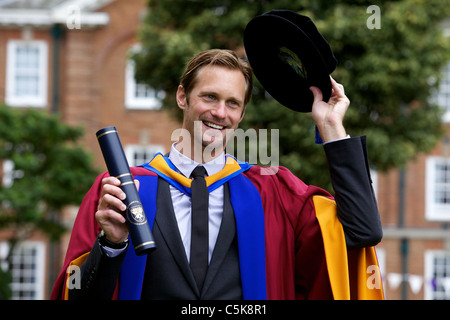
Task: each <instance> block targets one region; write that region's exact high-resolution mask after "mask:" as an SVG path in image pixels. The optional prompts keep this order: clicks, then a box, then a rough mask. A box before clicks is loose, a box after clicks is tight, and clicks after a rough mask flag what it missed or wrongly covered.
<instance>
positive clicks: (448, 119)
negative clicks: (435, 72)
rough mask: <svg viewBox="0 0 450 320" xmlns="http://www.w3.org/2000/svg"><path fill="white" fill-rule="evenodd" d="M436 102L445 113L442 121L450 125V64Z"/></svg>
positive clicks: (446, 67)
mask: <svg viewBox="0 0 450 320" xmlns="http://www.w3.org/2000/svg"><path fill="white" fill-rule="evenodd" d="M435 101H436V103H437V104H438V105H439V106H440V107H441V108H442V109H443V110H444V111H445V112H444V115H443V116H442V121H443V122H445V123H450V62H449V63H448V64H447V65H446V66H445V67H444V70H443V75H442V79H441V81H440V83H439V88H438V90H437V92H436V95H435Z"/></svg>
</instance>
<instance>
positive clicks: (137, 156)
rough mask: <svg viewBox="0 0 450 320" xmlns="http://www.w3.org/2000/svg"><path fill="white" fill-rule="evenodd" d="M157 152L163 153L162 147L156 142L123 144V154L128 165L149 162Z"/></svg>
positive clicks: (132, 165)
mask: <svg viewBox="0 0 450 320" xmlns="http://www.w3.org/2000/svg"><path fill="white" fill-rule="evenodd" d="M158 152H159V153H162V154H164V152H165V151H164V147H163V146H161V145H157V144H150V145H142V144H128V145H126V146H125V156H126V157H127V160H128V164H129V166H130V167H136V166H140V165H142V164H144V163H147V162H149V161H150V160H152V159H153V157H154V156H155V154H157V153H158ZM142 155H145V156H142Z"/></svg>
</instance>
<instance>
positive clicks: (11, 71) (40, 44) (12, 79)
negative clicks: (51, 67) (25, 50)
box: [5, 40, 48, 108]
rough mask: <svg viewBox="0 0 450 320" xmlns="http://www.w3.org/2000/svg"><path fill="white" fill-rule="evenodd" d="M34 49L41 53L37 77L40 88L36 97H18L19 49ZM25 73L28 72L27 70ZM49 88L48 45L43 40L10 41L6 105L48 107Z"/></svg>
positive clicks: (7, 63) (7, 62)
mask: <svg viewBox="0 0 450 320" xmlns="http://www.w3.org/2000/svg"><path fill="white" fill-rule="evenodd" d="M29 46H31V47H33V48H36V49H37V50H38V52H39V57H38V60H37V63H38V66H39V69H38V70H37V73H36V74H35V76H37V77H38V88H37V94H36V95H29V96H21V95H17V93H16V89H17V87H16V86H17V83H16V77H17V73H18V70H17V68H16V64H17V55H16V52H17V49H19V48H21V47H29ZM25 72H27V71H26V70H25ZM47 87H48V44H47V42H46V41H43V40H9V41H8V44H7V57H6V92H5V103H6V104H7V105H9V106H12V107H38V108H41V107H45V106H46V105H47Z"/></svg>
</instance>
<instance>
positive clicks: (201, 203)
mask: <svg viewBox="0 0 450 320" xmlns="http://www.w3.org/2000/svg"><path fill="white" fill-rule="evenodd" d="M205 175H206V170H205V168H204V167H203V166H197V167H196V168H195V169H194V171H192V174H191V177H193V178H194V180H193V181H192V184H191V193H192V198H191V208H192V215H191V219H192V229H191V258H190V265H191V270H192V273H193V274H194V278H195V281H196V282H197V286H198V288H199V289H200V290H201V289H202V287H203V281H204V280H205V275H206V270H207V269H208V251H209V237H208V204H209V191H208V188H207V187H206V181H205Z"/></svg>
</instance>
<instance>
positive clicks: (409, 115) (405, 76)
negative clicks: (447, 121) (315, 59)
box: [134, 0, 450, 190]
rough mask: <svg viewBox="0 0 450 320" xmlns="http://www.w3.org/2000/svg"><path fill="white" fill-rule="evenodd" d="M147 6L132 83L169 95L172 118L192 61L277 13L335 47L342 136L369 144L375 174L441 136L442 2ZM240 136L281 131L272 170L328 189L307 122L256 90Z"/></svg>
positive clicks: (279, 0)
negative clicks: (343, 107) (285, 12)
mask: <svg viewBox="0 0 450 320" xmlns="http://www.w3.org/2000/svg"><path fill="white" fill-rule="evenodd" d="M370 5H378V6H379V8H380V10H381V16H380V19H381V20H380V21H381V29H369V28H368V27H367V19H368V18H369V17H370V16H371V14H372V13H371V12H369V13H368V12H367V8H368V7H369V6H370ZM148 6H149V13H148V15H147V18H146V21H145V23H144V24H143V26H142V28H141V33H140V38H141V41H142V43H143V49H144V50H143V51H142V52H141V53H140V54H136V55H135V57H134V58H135V60H136V63H137V68H136V69H137V73H136V76H137V78H138V79H139V80H140V81H145V82H147V83H148V84H150V85H151V86H153V87H155V88H158V89H163V90H165V91H166V92H167V98H166V100H165V107H166V108H169V109H172V110H177V108H176V103H175V90H176V88H177V86H178V83H179V77H180V76H181V74H182V72H183V69H184V66H185V63H186V61H187V60H188V59H189V58H190V57H191V56H192V55H193V54H195V53H197V52H199V51H201V50H205V49H209V48H228V49H236V50H237V49H239V48H242V45H243V42H242V36H243V31H244V28H245V26H246V24H247V23H248V21H250V19H251V18H253V17H254V16H256V15H259V14H262V13H264V12H267V11H269V10H272V9H281V8H282V9H290V10H294V11H297V12H299V13H302V14H305V15H307V16H309V17H311V18H312V19H313V21H314V22H315V24H316V25H317V27H318V29H319V30H320V31H321V33H322V34H323V35H324V37H325V38H326V39H327V40H328V42H329V43H330V45H331V47H332V48H333V51H334V53H335V55H336V57H337V59H338V60H339V65H338V67H337V69H336V71H335V72H334V73H333V77H334V78H335V79H336V80H337V81H338V82H340V83H342V84H343V85H344V87H345V90H346V94H347V96H348V97H349V99H350V100H351V105H350V109H349V111H348V113H347V117H346V122H345V126H346V128H347V132H348V133H349V134H350V135H352V136H358V135H363V134H365V135H367V136H368V148H369V158H370V162H371V164H372V165H373V166H374V167H375V168H377V169H378V170H388V169H389V168H393V167H399V166H403V165H405V164H406V163H407V162H408V161H410V160H411V159H413V158H414V156H415V155H416V154H417V153H419V152H427V151H429V150H431V149H432V148H433V147H434V146H435V144H436V143H437V141H439V139H440V138H441V136H442V134H443V129H442V124H441V115H442V111H441V110H440V108H439V107H438V106H436V105H434V104H433V103H431V102H430V101H431V99H430V96H431V95H432V90H434V89H436V87H437V85H438V83H439V78H440V71H441V70H442V68H443V66H444V65H445V64H446V63H447V61H448V60H450V41H449V38H445V37H444V36H443V34H442V30H441V29H440V27H439V23H440V22H441V21H442V20H444V19H446V18H448V17H449V16H450V4H449V2H448V0H446V1H442V0H431V1H425V0H398V1H362V0H338V1H325V0H319V1H317V0H289V1H287V0H276V1H270V3H269V1H264V0H247V1H242V0H239V1H238V0H228V1H219V0H216V1H214V0H203V1H201V0H196V1H194V0H192V1H182V0H164V1H162V0H159V1H156V0H153V1H150V2H149V5H148ZM300 103H301V102H300ZM174 112H175V111H174ZM242 127H243V128H244V129H245V128H250V127H252V128H268V129H270V128H276V129H280V164H281V165H284V166H287V167H289V168H290V169H291V170H292V171H293V172H294V173H295V174H296V175H298V176H299V177H301V178H302V179H303V180H304V181H305V182H306V183H310V184H315V185H319V186H322V187H325V188H327V189H329V190H331V187H330V183H329V177H328V173H327V170H326V166H327V164H326V161H325V157H324V155H323V151H322V148H321V147H320V146H318V145H315V144H314V130H312V127H313V121H312V120H311V118H310V116H309V115H308V114H296V113H294V112H292V111H290V110H288V109H286V108H283V107H280V106H279V104H278V103H277V102H276V101H274V100H273V99H271V98H270V97H268V96H267V94H266V93H265V91H264V90H263V89H262V88H261V86H260V85H257V86H256V88H255V91H254V97H253V99H252V102H251V103H250V104H249V105H248V106H247V112H246V116H245V119H244V121H243V122H242Z"/></svg>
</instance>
